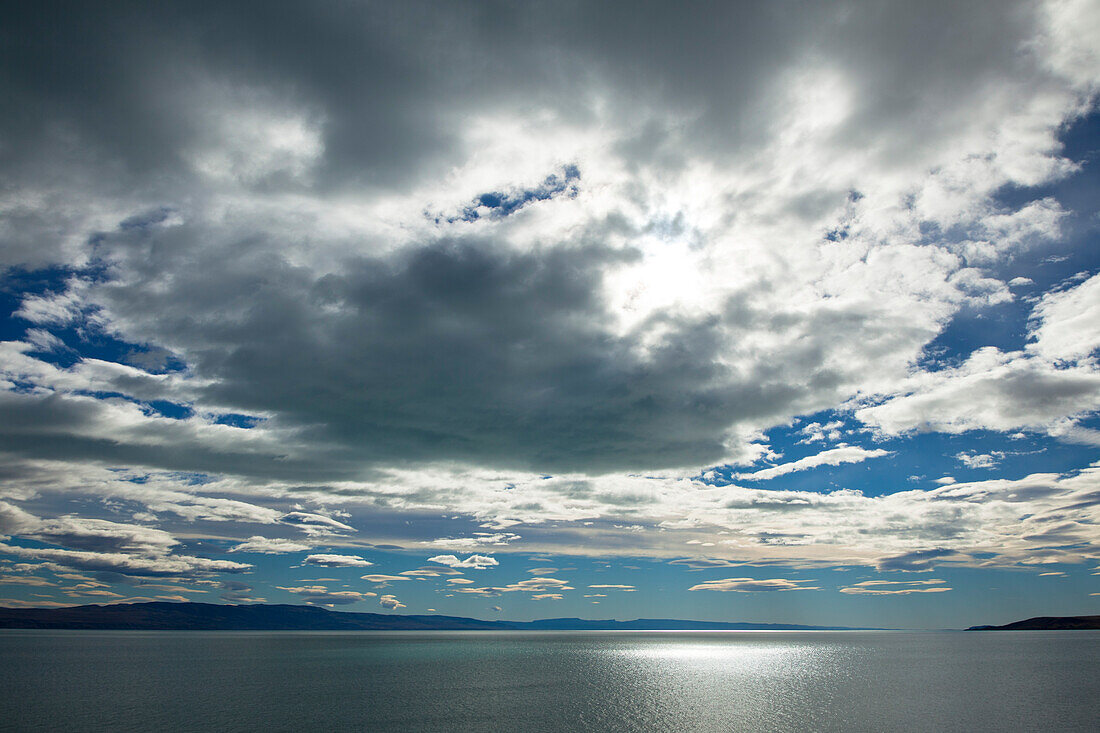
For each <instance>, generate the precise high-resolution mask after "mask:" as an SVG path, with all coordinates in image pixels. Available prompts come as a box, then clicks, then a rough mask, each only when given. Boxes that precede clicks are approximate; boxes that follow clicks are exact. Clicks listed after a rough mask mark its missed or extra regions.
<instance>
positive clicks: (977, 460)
mask: <svg viewBox="0 0 1100 733" xmlns="http://www.w3.org/2000/svg"><path fill="white" fill-rule="evenodd" d="M1004 457H1005V453H1004V451H993V452H992V453H978V452H977V451H970V452H967V451H963V452H961V453H956V454H955V460H957V461H958V462H959V463H961V464H963V465H964V466H966V467H967V468H971V469H973V468H995V467H996V466H997V464H998V463H1000V462H1001V461H1002V460H1003V459H1004Z"/></svg>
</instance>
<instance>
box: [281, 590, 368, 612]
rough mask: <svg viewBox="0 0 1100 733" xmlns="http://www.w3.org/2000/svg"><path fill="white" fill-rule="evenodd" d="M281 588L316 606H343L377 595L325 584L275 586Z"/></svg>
mask: <svg viewBox="0 0 1100 733" xmlns="http://www.w3.org/2000/svg"><path fill="white" fill-rule="evenodd" d="M275 587H276V588H278V589H279V590H285V591H286V592H287V593H293V594H294V595H296V596H301V597H302V600H304V601H305V602H306V603H309V604H311V605H314V606H328V607H330V608H331V607H332V606H343V605H347V604H350V603H358V602H359V601H362V600H365V599H367V598H370V597H373V596H376V595H377V594H376V593H369V592H368V593H360V592H357V591H350V590H335V591H334V590H329V589H328V588H327V587H326V586H323V585H305V586H282V585H279V586H275Z"/></svg>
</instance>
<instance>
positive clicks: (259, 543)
mask: <svg viewBox="0 0 1100 733" xmlns="http://www.w3.org/2000/svg"><path fill="white" fill-rule="evenodd" d="M312 549H313V546H312V545H307V544H304V543H301V542H295V541H294V540H284V539H275V538H268V537H261V536H260V535H254V536H252V537H249V538H248V539H247V540H245V541H244V542H242V543H240V544H238V545H234V546H233V547H231V548H229V551H230V552H257V553H261V554H264V555H279V554H282V553H286V552H307V551H309V550H312Z"/></svg>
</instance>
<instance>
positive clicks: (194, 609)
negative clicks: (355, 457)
mask: <svg viewBox="0 0 1100 733" xmlns="http://www.w3.org/2000/svg"><path fill="white" fill-rule="evenodd" d="M0 628H7V629H103V630H126V629H130V630H148V631H155V630H163V631H185V630H205V631H356V630H362V631H381V630H393V631H416V630H423V631H452V630H470V631H493V630H510V631H524V630H528V631H674V630H686V631H708V630H709V631H764V630H770V631H826V630H833V631H840V630H855V629H852V628H851V627H841V626H807V625H802V624H773V623H754V622H744V621H742V622H725V621H689V620H685V619H633V620H630V621H618V620H615V619H580V618H553V619H538V620H535V621H486V620H482V619H475V618H466V617H463V616H444V615H421V614H408V615H406V614H382V613H361V612H349V611H329V610H326V609H323V608H317V607H316V606H297V605H290V604H259V603H256V604H242V605H232V604H217V603H176V602H167V601H152V602H146V603H115V604H107V605H100V604H90V605H85V606H67V607H64V608H0Z"/></svg>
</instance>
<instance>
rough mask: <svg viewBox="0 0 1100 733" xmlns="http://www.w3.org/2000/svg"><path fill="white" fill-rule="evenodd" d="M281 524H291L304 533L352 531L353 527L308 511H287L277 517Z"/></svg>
mask: <svg viewBox="0 0 1100 733" xmlns="http://www.w3.org/2000/svg"><path fill="white" fill-rule="evenodd" d="M279 521H280V522H282V523H283V524H291V525H294V526H295V527H298V528H299V529H301V530H302V531H303V532H305V533H306V534H311V535H312V534H327V533H330V532H354V531H355V528H354V527H350V526H348V525H346V524H344V523H343V522H338V521H336V520H335V519H333V518H332V517H326V516H324V515H321V514H310V513H308V512H287V513H286V514H284V515H283V516H281V517H279Z"/></svg>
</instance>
